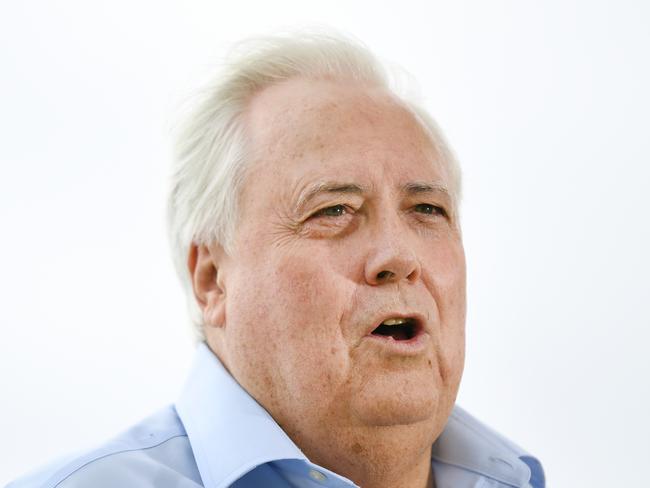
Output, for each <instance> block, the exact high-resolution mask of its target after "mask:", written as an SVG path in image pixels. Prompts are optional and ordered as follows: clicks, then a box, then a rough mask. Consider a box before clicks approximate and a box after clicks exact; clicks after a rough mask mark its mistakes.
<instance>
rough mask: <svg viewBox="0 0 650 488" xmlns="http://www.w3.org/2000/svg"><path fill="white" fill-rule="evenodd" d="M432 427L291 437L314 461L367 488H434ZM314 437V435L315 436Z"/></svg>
mask: <svg viewBox="0 0 650 488" xmlns="http://www.w3.org/2000/svg"><path fill="white" fill-rule="evenodd" d="M427 427H428V426H423V425H420V423H417V424H413V425H400V426H386V427H372V428H366V429H359V430H358V431H356V432H350V431H345V432H339V433H338V434H339V435H332V434H333V430H335V429H330V430H329V432H328V435H325V436H318V440H317V441H316V438H315V437H314V436H312V435H310V436H306V437H305V436H302V435H300V433H297V432H292V433H290V437H292V439H293V440H294V442H296V444H297V445H298V446H299V447H300V448H301V450H302V451H303V452H304V453H305V455H306V456H307V457H308V458H309V460H310V461H312V462H314V463H316V464H318V465H320V466H323V467H325V468H327V469H329V470H331V471H334V472H335V473H338V474H340V475H342V476H345V477H346V478H348V479H350V480H352V481H354V482H355V483H356V484H357V485H358V486H362V487H363V488H380V487H381V488H384V487H386V486H390V487H394V488H433V487H434V479H433V473H432V470H431V445H432V444H433V441H434V440H435V438H433V439H432V438H431V429H430V428H427ZM311 433H312V434H313V431H312V432H311Z"/></svg>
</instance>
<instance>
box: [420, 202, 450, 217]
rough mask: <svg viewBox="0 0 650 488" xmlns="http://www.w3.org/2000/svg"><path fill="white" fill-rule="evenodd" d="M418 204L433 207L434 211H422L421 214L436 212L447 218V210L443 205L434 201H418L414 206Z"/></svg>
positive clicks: (434, 213)
mask: <svg viewBox="0 0 650 488" xmlns="http://www.w3.org/2000/svg"><path fill="white" fill-rule="evenodd" d="M420 205H427V206H430V207H433V209H434V212H433V213H431V214H429V213H425V212H422V214H423V215H436V214H437V215H442V216H443V217H445V218H449V212H448V211H447V209H446V208H445V207H444V206H443V205H436V204H435V203H429V202H420V203H417V204H415V205H414V208H415V207H418V206H420Z"/></svg>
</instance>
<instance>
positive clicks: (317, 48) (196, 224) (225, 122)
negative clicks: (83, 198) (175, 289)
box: [168, 32, 460, 340]
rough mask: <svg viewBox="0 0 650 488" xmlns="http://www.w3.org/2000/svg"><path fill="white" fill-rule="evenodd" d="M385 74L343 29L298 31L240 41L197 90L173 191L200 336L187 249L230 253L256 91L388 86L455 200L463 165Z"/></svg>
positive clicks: (177, 250)
mask: <svg viewBox="0 0 650 488" xmlns="http://www.w3.org/2000/svg"><path fill="white" fill-rule="evenodd" d="M393 70H394V72H392V73H391V74H393V75H394V74H398V73H397V70H396V69H395V67H393ZM388 73H389V72H388V71H387V70H386V69H385V68H384V66H383V65H382V64H381V63H380V62H379V61H378V60H377V59H376V58H375V56H374V55H373V54H372V53H371V52H370V51H369V50H368V49H367V48H366V47H365V46H364V45H363V44H361V43H360V42H358V41H356V40H352V39H350V38H348V37H345V36H342V35H340V34H331V33H327V34H323V33H313V32H310V33H304V32H301V33H292V34H289V35H276V36H273V37H265V38H256V39H250V40H247V41H243V42H240V43H239V44H237V45H236V46H235V48H234V49H233V50H232V51H231V53H230V55H229V56H228V58H227V60H226V62H225V63H224V65H223V67H222V71H221V73H220V74H219V76H218V77H217V78H215V80H214V82H213V83H211V84H209V85H208V86H207V87H206V88H205V89H204V90H202V91H201V92H200V93H199V94H198V97H197V101H196V102H195V104H194V108H193V109H192V110H191V111H190V113H189V115H188V116H187V117H186V118H185V121H184V123H183V124H181V125H180V130H179V131H178V133H177V136H176V144H175V150H174V155H173V156H174V161H173V169H172V177H171V190H170V192H169V198H168V231H169V237H170V242H171V247H172V254H173V259H174V265H175V267H176V271H177V273H178V275H179V277H180V280H181V282H182V284H183V287H184V289H185V293H186V298H187V302H188V307H189V312H190V318H191V321H192V322H193V324H194V332H195V339H197V340H203V339H204V338H205V336H204V332H203V315H202V312H201V310H200V308H199V306H198V304H197V302H196V300H195V297H194V293H193V288H192V277H191V276H190V273H189V269H188V255H189V250H190V247H191V245H192V243H195V244H197V245H199V244H209V243H213V242H218V243H220V244H221V246H222V247H223V249H224V250H225V252H227V253H230V252H231V250H232V244H233V237H234V234H235V229H236V224H237V216H238V208H237V207H238V197H239V195H240V190H241V187H242V184H243V183H244V181H245V176H246V174H245V172H246V170H247V166H248V163H249V162H250V161H251V159H252V158H250V157H248V156H249V151H248V147H247V137H246V136H247V134H246V127H245V126H244V122H243V120H244V114H245V111H246V109H247V106H248V103H249V101H250V100H251V98H252V97H253V96H254V95H255V94H256V93H258V92H260V91H261V90H263V89H264V88H266V87H268V86H271V85H274V84H277V83H280V82H282V81H285V80H289V79H291V78H298V77H302V78H311V79H323V78H327V79H334V80H346V81H350V80H352V81H356V82H360V83H363V84H367V85H370V86H375V87H382V88H385V89H387V90H390V91H391V92H392V93H393V94H394V95H395V96H396V97H397V98H398V99H400V100H402V102H403V103H404V104H405V105H406V107H407V108H409V109H410V110H411V111H412V113H413V114H414V116H415V117H416V118H417V119H418V120H419V121H420V123H421V125H422V126H423V127H424V128H425V130H427V131H428V133H429V135H430V136H431V139H432V141H433V143H434V144H435V146H436V148H437V149H438V151H439V153H440V154H441V156H442V158H443V159H444V160H445V161H446V162H447V165H448V171H449V173H450V179H451V188H450V191H451V193H452V197H453V199H454V202H456V203H455V204H454V205H455V206H457V202H458V201H459V199H460V169H459V166H458V163H457V162H456V158H455V157H454V155H453V153H452V152H451V150H450V148H449V146H448V145H447V143H446V142H445V139H444V137H443V135H442V133H441V131H440V129H439V128H438V127H437V125H436V124H435V122H434V121H433V119H432V118H431V117H430V116H429V115H428V114H427V112H426V111H425V110H424V109H423V108H422V107H421V106H420V105H419V104H418V103H416V102H415V100H414V99H413V98H414V97H413V96H410V97H405V96H400V95H399V94H398V93H396V89H397V87H396V86H394V85H395V82H396V81H397V80H398V78H397V77H395V78H392V79H391V78H390V77H389V74H388ZM401 74H402V75H404V74H405V72H403V71H402V72H401ZM411 85H412V83H411ZM409 89H411V90H413V86H409ZM413 93H415V92H413Z"/></svg>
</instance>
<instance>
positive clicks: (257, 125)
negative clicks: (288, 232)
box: [246, 79, 447, 195]
mask: <svg viewBox="0 0 650 488" xmlns="http://www.w3.org/2000/svg"><path fill="white" fill-rule="evenodd" d="M246 117H247V120H246V123H247V127H248V130H249V137H250V144H251V148H252V151H253V159H254V163H253V167H254V171H253V172H254V174H256V175H260V174H262V173H264V174H265V176H266V182H265V183H266V184H267V185H270V184H272V183H273V184H276V185H278V184H279V185H281V186H285V187H287V188H290V189H293V187H294V186H296V185H297V184H301V183H305V184H308V183H310V182H313V181H314V180H318V179H323V178H328V179H331V177H332V176H333V175H336V176H339V177H345V178H347V179H348V180H350V179H352V180H357V179H360V178H361V179H363V178H367V177H370V176H373V177H374V179H375V181H374V182H372V181H371V182H369V183H370V184H371V185H372V184H375V183H377V182H379V183H383V182H385V179H386V178H389V177H392V178H393V179H394V177H395V176H398V175H399V176H401V177H402V179H403V180H405V181H406V180H409V179H414V180H421V179H423V178H424V179H428V180H432V179H433V180H440V181H441V183H443V184H445V183H446V181H447V174H446V168H445V166H444V164H442V163H441V161H440V157H439V155H438V153H437V151H436V149H435V145H434V144H433V143H432V141H431V138H430V135H429V133H428V132H427V131H426V130H425V129H424V128H423V127H422V126H421V124H420V123H419V122H418V121H417V119H416V118H415V117H414V115H413V114H412V113H411V112H410V111H409V110H407V109H406V108H405V107H404V105H403V104H402V102H400V101H399V100H397V99H396V98H395V97H394V96H393V95H391V94H390V93H389V92H388V91H386V90H385V89H383V88H380V87H373V86H368V85H362V84H359V83H354V82H351V83H344V82H338V81H337V82H333V81H328V80H307V79H293V80H288V81H285V82H283V83H279V84H277V85H274V86H271V87H269V88H266V89H265V90H263V91H262V92H260V93H258V94H257V95H256V96H255V97H254V98H253V99H252V100H251V103H250V106H249V110H248V112H247V114H246ZM256 180H257V178H256ZM405 181H401V182H397V181H396V182H395V184H403V183H404V182H405ZM247 186H249V185H247ZM255 186H258V185H255ZM259 189H260V188H257V190H259ZM256 193H257V194H258V195H259V191H256Z"/></svg>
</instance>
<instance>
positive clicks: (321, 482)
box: [7, 343, 545, 488]
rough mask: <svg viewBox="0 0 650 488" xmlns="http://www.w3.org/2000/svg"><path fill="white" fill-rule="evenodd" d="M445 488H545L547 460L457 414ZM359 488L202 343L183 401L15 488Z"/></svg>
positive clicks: (436, 466) (436, 460) (437, 466)
mask: <svg viewBox="0 0 650 488" xmlns="http://www.w3.org/2000/svg"><path fill="white" fill-rule="evenodd" d="M431 464H432V467H433V473H434V477H435V482H436V487H437V488H470V487H472V488H478V487H481V488H488V487H490V488H505V487H518V488H543V487H544V486H545V484H544V472H543V470H542V466H541V464H540V463H539V461H538V460H537V459H536V458H534V457H532V456H531V455H529V454H528V453H526V452H525V451H523V450H522V449H521V448H519V447H517V446H516V445H515V444H513V443H512V442H510V441H508V440H507V439H505V438H504V437H502V436H501V435H499V434H497V433H496V432H494V431H492V430H491V429H489V428H488V427H486V426H485V425H483V424H481V423H480V422H479V421H477V420H476V419H475V418H473V417H472V416H470V415H469V414H468V413H467V412H465V411H464V410H462V409H461V408H460V407H458V406H456V407H454V410H453V412H452V414H451V416H450V418H449V420H448V422H447V425H446V427H445V430H444V431H443V433H442V434H441V435H440V437H439V438H438V439H437V440H436V442H435V443H434V444H433V448H432V455H431ZM229 486H232V487H236V488H276V487H278V488H279V487H305V488H352V487H355V486H356V485H355V484H354V483H352V482H351V481H350V480H348V479H346V478H344V477H343V476H340V475H338V474H336V473H333V472H332V471H329V470H327V469H325V468H323V467H321V466H318V465H316V464H313V463H311V462H310V461H309V460H308V459H307V458H306V457H305V455H304V454H303V453H302V452H301V451H300V449H299V448H298V447H297V446H296V445H295V444H294V443H293V442H292V441H291V439H290V438H289V437H288V436H287V435H286V434H285V433H284V431H283V430H282V429H281V428H280V427H279V426H278V424H277V423H276V422H275V421H274V420H273V418H272V417H271V416H270V415H269V413H268V412H267V411H266V410H265V409H264V408H262V407H261V406H260V405H259V404H258V403H257V402H256V401H255V400H254V399H253V398H252V397H251V396H250V395H249V394H248V393H247V392H246V391H245V390H244V389H243V388H242V387H241V386H240V385H239V384H238V383H237V382H236V381H235V380H234V379H233V377H232V376H231V375H230V374H229V373H228V371H227V370H226V369H225V368H224V367H223V366H222V364H221V363H220V361H219V360H218V359H217V357H216V356H215V355H214V354H213V353H212V351H211V350H210V349H209V348H208V347H207V346H206V345H205V343H201V344H200V345H199V347H198V348H197V352H196V358H195V361H194V364H193V366H192V370H191V372H190V375H189V378H188V380H187V383H186V384H185V387H184V389H183V392H182V393H181V396H180V398H179V400H178V401H177V402H176V404H175V405H170V406H168V407H166V408H164V409H162V410H160V411H159V412H157V413H155V414H154V415H152V416H150V417H148V418H146V419H144V420H143V421H141V422H140V423H138V424H137V425H135V426H133V427H131V428H130V429H129V430H127V431H125V432H124V433H122V434H120V435H118V436H117V437H116V438H114V439H113V440H110V441H108V442H107V443H105V444H103V445H101V446H99V447H98V448H96V449H94V450H91V451H90V452H86V453H83V454H81V455H74V456H71V457H69V458H68V459H66V460H63V461H58V462H56V463H55V464H53V465H50V466H46V467H45V468H42V469H41V470H40V471H37V472H35V473H33V474H31V475H29V476H26V477H24V478H22V479H19V480H16V481H14V482H12V483H10V484H9V485H8V487H7V488H26V487H39V488H54V487H58V488H82V487H83V488H118V487H119V488H122V487H152V488H153V487H156V488H172V487H174V488H197V487H205V488H225V487H229Z"/></svg>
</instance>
